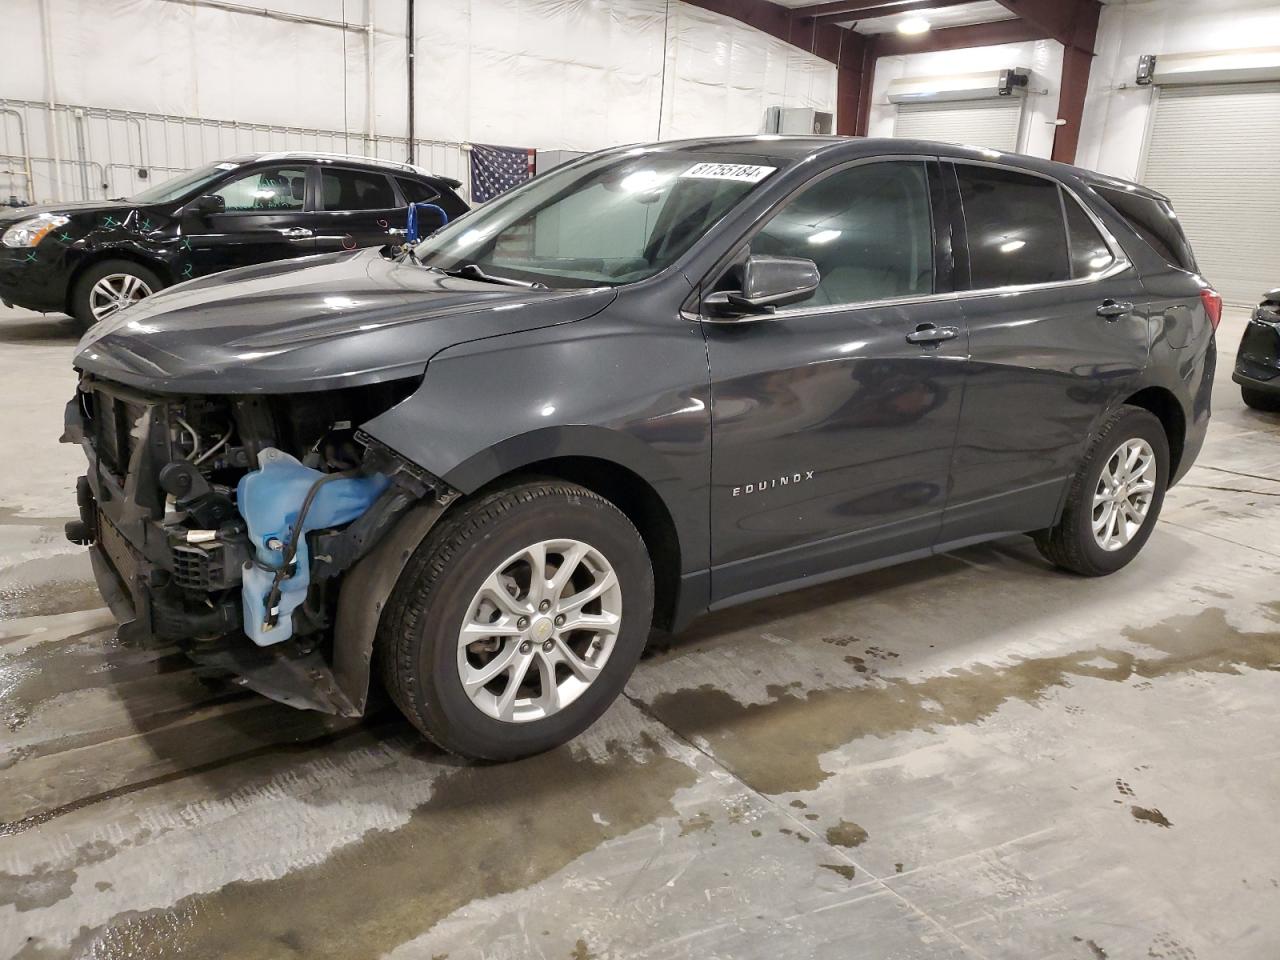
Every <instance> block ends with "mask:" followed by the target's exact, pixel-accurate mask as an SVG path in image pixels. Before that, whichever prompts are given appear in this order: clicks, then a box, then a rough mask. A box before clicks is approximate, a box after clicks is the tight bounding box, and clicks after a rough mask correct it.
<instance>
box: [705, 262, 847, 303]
mask: <svg viewBox="0 0 1280 960" xmlns="http://www.w3.org/2000/svg"><path fill="white" fill-rule="evenodd" d="M821 279H822V276H821V274H819V273H818V265H817V264H816V263H814V262H813V261H812V260H806V259H805V258H804V257H767V256H751V257H747V262H746V263H745V264H743V266H742V289H741V290H723V291H719V292H717V293H711V294H708V295H707V296H706V297H704V298H703V300H702V303H703V306H704V307H706V309H707V311H708V312H709V313H711V314H712V315H714V316H718V317H748V316H757V315H760V314H768V313H773V311H774V310H775V309H776V308H777V307H784V306H787V305H788V304H792V303H799V302H800V301H802V300H808V299H809V298H810V297H812V296H813V294H814V292H815V291H816V290H817V289H818V283H819V281H820V280H821Z"/></svg>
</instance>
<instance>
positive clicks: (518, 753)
mask: <svg viewBox="0 0 1280 960" xmlns="http://www.w3.org/2000/svg"><path fill="white" fill-rule="evenodd" d="M561 538H563V539H575V540H579V541H581V542H583V543H585V544H589V545H590V546H592V547H593V548H595V549H596V550H598V551H599V552H600V554H601V555H602V556H603V557H605V558H606V559H607V561H608V563H609V564H610V565H611V566H612V568H613V571H614V573H615V575H616V576H617V580H618V584H619V586H620V589H621V598H622V600H621V602H622V607H621V610H622V620H621V624H620V628H619V630H618V633H617V637H616V640H615V641H614V647H613V649H612V652H611V653H610V655H609V657H608V659H607V661H606V662H605V664H604V666H603V668H602V669H601V671H600V673H599V674H598V675H597V676H596V677H595V678H594V680H592V681H591V682H590V684H589V685H588V686H587V687H586V688H585V689H584V690H583V691H582V692H581V693H580V694H579V695H578V696H577V699H575V700H573V701H572V702H570V703H569V704H568V705H566V706H564V707H562V708H560V710H559V711H558V712H556V713H553V714H551V715H549V716H546V717H543V718H541V719H531V720H526V721H523V722H510V721H503V720H499V719H497V717H494V716H490V715H489V714H487V713H485V712H484V711H483V710H482V709H481V708H480V707H479V706H477V704H476V703H474V702H472V700H471V698H470V697H469V696H468V695H467V693H466V692H465V690H464V688H463V683H462V678H461V676H460V669H459V664H458V649H459V640H458V631H459V629H460V627H461V626H462V624H463V623H464V620H465V619H466V618H467V617H468V616H470V615H471V611H470V610H469V607H470V605H471V602H472V599H473V598H474V597H475V596H476V592H477V591H478V590H479V589H480V586H481V584H482V583H483V582H484V580H485V579H486V578H487V577H488V576H489V575H490V574H491V573H492V572H493V571H495V570H496V569H498V567H499V565H500V564H502V563H503V561H504V560H506V559H507V558H508V557H510V556H512V555H513V554H514V553H516V552H518V551H521V550H523V549H524V548H526V547H528V546H529V545H531V544H534V543H538V542H541V541H544V540H553V539H561ZM652 618H653V572H652V568H651V565H650V561H649V554H648V551H647V550H646V548H645V544H644V541H643V540H642V539H641V537H640V534H639V533H638V532H637V531H636V529H635V527H634V526H632V525H631V522H630V521H629V520H628V519H627V517H626V516H625V515H624V514H623V513H622V512H621V511H620V510H619V509H618V508H617V507H615V506H614V505H613V504H612V503H610V502H609V501H608V500H605V499H604V498H603V497H600V496H597V495H596V494H594V493H592V492H591V491H589V490H586V489H584V488H583V487H579V486H577V485H576V484H572V483H566V482H563V481H559V480H528V481H526V482H518V483H514V484H511V485H507V486H504V487H502V488H499V489H495V490H493V491H492V492H489V493H485V494H481V495H478V496H477V497H476V498H475V499H474V500H472V501H471V502H469V503H465V502H464V503H462V504H459V505H458V506H457V507H455V508H454V509H453V510H451V511H450V512H449V513H448V514H446V516H445V517H444V518H443V519H442V520H441V522H440V523H439V524H438V525H437V526H436V528H435V529H434V530H432V531H431V533H430V534H428V535H427V537H426V538H425V539H424V540H423V542H422V544H421V545H420V546H419V547H418V549H417V550H416V551H415V552H414V554H413V556H412V557H411V558H410V559H409V562H408V563H407V564H406V566H405V569H404V571H403V572H402V573H401V575H400V579H399V581H398V582H397V584H396V588H395V590H394V591H393V593H392V595H391V598H390V600H389V602H388V604H387V609H386V612H385V613H384V614H383V615H382V619H381V622H380V624H379V630H378V640H377V643H378V647H379V659H380V665H381V673H382V679H383V683H384V684H385V686H386V688H387V690H388V692H389V693H390V694H391V697H392V699H393V700H394V701H395V703H396V705H397V706H398V707H399V708H400V710H401V711H402V712H403V713H404V715H405V716H406V717H408V718H409V721H410V722H411V723H412V724H413V725H414V726H415V727H417V728H418V730H419V731H420V732H421V733H422V734H423V735H424V736H426V737H427V739H429V740H431V741H432V742H434V743H435V744H436V745H438V746H440V747H442V748H443V749H445V750H448V751H449V752H451V753H456V754H459V755H461V756H465V757H471V758H474V759H480V760H514V759H516V758H518V757H524V756H529V755H531V754H535V753H541V752H542V751H544V750H549V749H551V748H552V747H556V746H559V745H560V744H562V743H565V742H567V741H569V740H571V739H573V738H574V737H576V736H577V735H578V734H579V733H581V732H582V731H583V730H585V729H586V728H587V727H589V726H590V725H591V724H592V723H593V722H595V720H596V719H597V718H599V717H600V715H601V714H603V713H604V712H605V710H607V709H608V707H609V705H610V704H611V703H612V702H613V701H614V700H615V699H616V698H617V696H618V695H619V694H620V693H621V692H622V688H623V686H624V685H625V684H626V682H627V678H628V677H630V676H631V671H632V670H633V669H634V667H635V665H636V662H637V661H638V660H639V659H640V653H641V651H642V650H643V648H644V644H645V641H646V639H647V637H648V634H649V627H650V623H651V621H652ZM504 642H505V641H504ZM504 649H505V648H504ZM495 656H496V654H495ZM505 682H506V683H509V682H510V678H509V677H507V678H506V679H505ZM504 686H505V683H504Z"/></svg>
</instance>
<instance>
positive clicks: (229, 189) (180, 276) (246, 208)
mask: <svg viewBox="0 0 1280 960" xmlns="http://www.w3.org/2000/svg"><path fill="white" fill-rule="evenodd" d="M458 186H460V184H459V183H458V181H457V180H453V179H451V178H449V177H439V176H434V175H432V174H430V173H428V172H427V171H426V170H423V169H421V168H419V167H415V166H411V165H409V164H405V163H396V162H394V161H386V160H375V159H370V158H366V157H350V156H344V155H333V154H322V153H302V152H287V153H264V154H249V155H245V156H239V157H232V158H231V159H229V160H222V161H219V162H217V163H212V164H209V165H208V166H206V167H202V168H200V169H199V170H195V171H193V172H191V173H188V174H185V175H183V176H180V177H177V178H175V179H172V180H169V181H167V182H165V183H160V184H157V185H156V186H154V187H151V188H150V189H148V190H144V191H143V192H142V193H140V194H138V195H137V196H134V197H130V198H128V199H119V200H106V201H91V202H87V203H62V204H47V205H42V206H33V207H22V208H19V209H15V210H4V211H0V300H3V301H4V302H5V303H6V304H8V305H10V306H19V307H26V308H28V309H31V310H40V311H60V312H65V313H69V314H71V315H72V316H73V317H75V318H76V320H77V321H79V323H80V324H81V325H83V326H86V327H87V326H89V325H90V324H93V323H97V322H98V321H100V320H103V319H105V318H106V317H109V316H110V315H111V314H113V313H115V312H116V311H117V310H119V309H120V308H121V307H124V306H128V305H129V304H131V303H134V302H136V301H138V300H141V299H142V298H143V297H147V296H150V295H151V294H153V293H155V292H156V291H157V290H160V289H161V288H163V287H167V286H170V285H172V284H175V283H179V282H181V281H183V280H188V279H191V278H192V277H201V276H204V275H206V274H210V273H215V272H217V271H219V270H226V269H228V268H229V267H243V266H248V265H250V264H255V263H265V262H267V261H273V260H287V259H291V258H294V257H305V256H308V255H310V254H314V253H328V252H331V251H336V250H353V249H356V248H357V247H369V246H381V245H383V244H387V243H394V242H396V241H398V240H400V239H401V238H402V237H403V234H404V227H405V218H406V206H407V204H408V203H411V202H413V203H421V202H429V203H434V204H436V205H437V206H439V207H440V208H441V209H442V210H444V212H445V214H446V215H447V217H448V219H450V220H452V219H454V218H455V217H458V216H461V215H462V214H463V213H465V212H466V211H467V205H466V203H464V202H463V201H462V199H461V198H460V197H459V196H458V195H457V194H456V193H455V192H454V189H455V188H456V187H458ZM426 216H427V217H430V216H432V214H431V213H430V212H428V213H427V214H426ZM435 216H436V217H437V219H436V220H435V221H432V220H428V221H427V222H428V223H429V224H431V226H435V225H436V224H438V222H439V219H440V218H439V215H438V214H436V215H435ZM428 229H430V227H429V228H428Z"/></svg>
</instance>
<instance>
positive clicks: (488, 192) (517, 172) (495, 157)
mask: <svg viewBox="0 0 1280 960" xmlns="http://www.w3.org/2000/svg"><path fill="white" fill-rule="evenodd" d="M537 156H538V153H537V151H536V150H530V149H527V148H525V147H498V146H494V145H493V144H489V143H473V144H472V145H471V202H472V203H484V202H485V201H486V200H492V199H493V198H494V197H496V196H498V195H499V194H501V193H506V192H507V191H508V190H510V189H511V188H512V187H518V186H520V184H522V183H524V182H525V181H526V180H528V179H529V178H530V177H532V176H533V174H534V167H535V164H536V160H537Z"/></svg>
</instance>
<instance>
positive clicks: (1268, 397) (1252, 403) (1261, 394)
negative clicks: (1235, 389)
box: [1240, 387, 1280, 413]
mask: <svg viewBox="0 0 1280 960" xmlns="http://www.w3.org/2000/svg"><path fill="white" fill-rule="evenodd" d="M1240 396H1241V398H1242V399H1243V400H1244V405H1245V406H1246V407H1251V408H1253V409H1254V410H1262V411H1264V412H1266V413H1275V412H1276V411H1278V410H1280V393H1270V392H1267V391H1263V390H1254V389H1252V388H1251V387H1241V388H1240Z"/></svg>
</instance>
